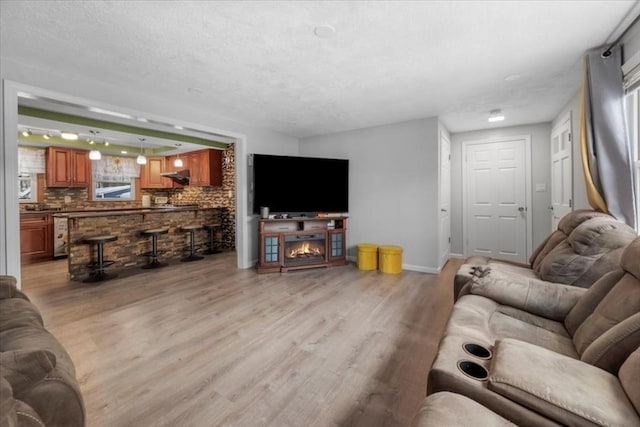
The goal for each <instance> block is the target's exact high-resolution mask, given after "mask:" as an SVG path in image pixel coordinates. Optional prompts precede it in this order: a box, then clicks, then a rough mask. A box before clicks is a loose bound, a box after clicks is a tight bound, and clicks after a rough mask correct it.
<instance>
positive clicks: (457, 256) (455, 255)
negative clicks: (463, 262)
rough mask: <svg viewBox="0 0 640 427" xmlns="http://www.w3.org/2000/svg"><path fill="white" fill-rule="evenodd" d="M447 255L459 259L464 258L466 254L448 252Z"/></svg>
mask: <svg viewBox="0 0 640 427" xmlns="http://www.w3.org/2000/svg"><path fill="white" fill-rule="evenodd" d="M449 256H450V257H451V258H459V259H465V258H466V256H464V255H463V254H454V253H450V254H449Z"/></svg>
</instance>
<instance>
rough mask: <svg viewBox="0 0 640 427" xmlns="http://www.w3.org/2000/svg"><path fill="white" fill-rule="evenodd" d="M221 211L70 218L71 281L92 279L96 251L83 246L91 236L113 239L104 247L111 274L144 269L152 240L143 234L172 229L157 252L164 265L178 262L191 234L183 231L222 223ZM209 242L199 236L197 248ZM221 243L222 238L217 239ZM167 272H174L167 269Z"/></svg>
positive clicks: (161, 211)
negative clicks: (182, 229)
mask: <svg viewBox="0 0 640 427" xmlns="http://www.w3.org/2000/svg"><path fill="white" fill-rule="evenodd" d="M221 213H222V208H199V207H174V208H164V209H129V210H112V211H91V212H75V213H69V214H67V218H68V222H69V224H68V225H69V227H68V233H69V234H68V240H67V241H68V242H69V259H68V262H69V278H70V279H73V280H82V279H84V278H85V277H87V276H88V275H89V272H90V270H89V268H88V264H89V263H90V262H91V261H93V258H94V257H95V247H92V246H91V245H89V244H86V243H84V239H85V238H87V237H91V236H100V235H113V236H116V237H117V238H118V240H116V241H115V242H109V243H106V244H105V245H104V259H105V260H109V261H114V264H113V265H111V266H110V267H109V268H108V271H113V272H117V271H118V270H122V269H125V268H132V267H134V268H135V267H142V266H143V265H144V264H146V263H147V261H148V258H147V257H145V256H142V254H143V253H145V252H148V251H150V250H151V238H150V237H148V236H143V235H141V234H140V233H141V232H142V231H144V230H147V229H150V228H160V227H169V233H168V234H162V235H160V236H158V250H159V251H162V252H163V253H162V254H161V256H160V259H161V260H162V261H168V262H171V261H177V260H179V259H180V258H182V257H183V256H184V255H185V251H186V247H187V245H188V244H189V233H186V232H182V231H181V230H180V227H182V226H186V225H196V224H199V225H204V224H210V223H222V215H221ZM208 240H209V235H208V231H206V230H199V231H198V232H196V245H197V246H199V247H202V246H203V245H204V244H205V243H206V242H208ZM216 240H217V241H220V240H221V236H220V235H218V236H216ZM166 268H171V267H170V266H169V267H166Z"/></svg>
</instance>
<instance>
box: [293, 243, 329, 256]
mask: <svg viewBox="0 0 640 427" xmlns="http://www.w3.org/2000/svg"><path fill="white" fill-rule="evenodd" d="M310 255H312V256H321V255H322V252H321V250H320V248H318V247H315V248H314V247H311V245H310V244H309V242H302V243H300V245H298V246H297V247H295V248H291V250H290V251H289V258H296V257H302V256H310Z"/></svg>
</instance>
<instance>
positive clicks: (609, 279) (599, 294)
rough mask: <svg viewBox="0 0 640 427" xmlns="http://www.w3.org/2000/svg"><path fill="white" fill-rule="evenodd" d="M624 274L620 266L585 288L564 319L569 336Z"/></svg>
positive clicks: (573, 333)
mask: <svg viewBox="0 0 640 427" xmlns="http://www.w3.org/2000/svg"><path fill="white" fill-rule="evenodd" d="M625 274H626V273H625V271H624V270H623V269H621V268H619V269H617V270H614V271H610V272H609V273H607V274H605V275H604V276H602V277H601V278H600V279H598V280H597V281H596V283H594V284H593V286H591V287H590V288H589V289H587V291H586V292H585V294H584V295H582V297H581V298H580V299H579V300H578V302H577V303H576V304H575V305H574V306H573V308H572V309H571V311H569V314H567V317H565V319H564V327H565V328H566V329H567V331H568V332H569V334H570V335H571V336H573V335H575V333H576V331H577V330H578V328H579V327H580V325H581V324H582V323H583V322H584V321H585V320H586V319H587V317H589V316H590V315H591V313H593V312H594V311H595V310H596V307H597V306H598V304H600V303H601V302H602V300H603V299H604V297H605V296H606V295H607V294H608V293H609V291H610V290H611V289H612V288H613V287H614V286H615V285H616V284H617V283H618V282H619V281H620V279H622V276H624V275H625Z"/></svg>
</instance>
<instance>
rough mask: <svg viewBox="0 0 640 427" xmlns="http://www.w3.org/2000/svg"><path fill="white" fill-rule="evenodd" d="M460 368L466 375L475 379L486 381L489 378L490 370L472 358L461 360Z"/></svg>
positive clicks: (459, 362)
mask: <svg viewBox="0 0 640 427" xmlns="http://www.w3.org/2000/svg"><path fill="white" fill-rule="evenodd" d="M458 369H460V372H462V373H463V374H465V375H466V376H468V377H470V378H473V379H474V380H479V381H485V380H486V379H487V378H489V372H487V370H486V369H485V368H484V366H482V365H479V364H477V363H476V362H472V361H471V360H459V361H458Z"/></svg>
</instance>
